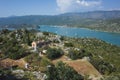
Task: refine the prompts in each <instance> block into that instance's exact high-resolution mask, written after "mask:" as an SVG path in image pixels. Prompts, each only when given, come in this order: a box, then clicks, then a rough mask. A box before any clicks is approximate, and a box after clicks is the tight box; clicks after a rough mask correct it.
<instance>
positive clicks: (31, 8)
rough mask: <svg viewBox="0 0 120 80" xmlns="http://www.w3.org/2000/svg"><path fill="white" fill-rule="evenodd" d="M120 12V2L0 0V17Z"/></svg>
mask: <svg viewBox="0 0 120 80" xmlns="http://www.w3.org/2000/svg"><path fill="white" fill-rule="evenodd" d="M95 10H120V0H0V17H8V16H23V15H57V14H61V13H67V12H87V11H95Z"/></svg>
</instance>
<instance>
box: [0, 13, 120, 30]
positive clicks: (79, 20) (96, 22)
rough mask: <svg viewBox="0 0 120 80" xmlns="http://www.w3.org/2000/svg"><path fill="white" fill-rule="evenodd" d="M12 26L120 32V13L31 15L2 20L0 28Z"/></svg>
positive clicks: (0, 19)
mask: <svg viewBox="0 0 120 80" xmlns="http://www.w3.org/2000/svg"><path fill="white" fill-rule="evenodd" d="M12 24H17V25H19V24H34V25H67V26H71V27H73V26H74V27H82V28H90V29H96V30H101V31H109V32H120V27H119V26H120V11H93V12H81V13H65V14H60V15H54V16H47V15H43V16H42V15H29V16H15V17H7V18H0V26H1V27H2V26H5V25H12Z"/></svg>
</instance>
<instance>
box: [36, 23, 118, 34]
mask: <svg viewBox="0 0 120 80" xmlns="http://www.w3.org/2000/svg"><path fill="white" fill-rule="evenodd" d="M38 26H52V27H61V28H67V27H68V28H80V29H87V30H92V31H98V32H106V33H115V34H120V32H112V31H103V30H97V29H91V28H83V27H72V26H66V25H65V26H64V25H63V26H60V25H38Z"/></svg>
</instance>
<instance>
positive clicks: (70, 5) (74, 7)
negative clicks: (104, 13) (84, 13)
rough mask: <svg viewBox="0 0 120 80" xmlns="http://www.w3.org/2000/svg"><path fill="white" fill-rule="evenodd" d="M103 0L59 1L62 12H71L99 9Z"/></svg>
mask: <svg viewBox="0 0 120 80" xmlns="http://www.w3.org/2000/svg"><path fill="white" fill-rule="evenodd" d="M100 5H101V0H57V6H58V10H59V11H60V12H71V11H78V10H83V9H90V8H95V7H99V6H100Z"/></svg>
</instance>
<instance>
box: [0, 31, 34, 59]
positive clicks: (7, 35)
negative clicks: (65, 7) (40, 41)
mask: <svg viewBox="0 0 120 80" xmlns="http://www.w3.org/2000/svg"><path fill="white" fill-rule="evenodd" d="M0 34H1V36H0V53H1V55H0V58H4V57H8V58H11V59H20V58H22V57H24V56H26V55H29V54H30V52H29V50H27V47H26V46H27V45H31V42H32V41H33V38H34V35H33V33H30V32H29V31H28V30H26V29H23V30H16V31H13V32H11V31H9V30H7V29H5V30H2V31H1V32H0ZM22 44H24V45H22Z"/></svg>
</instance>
